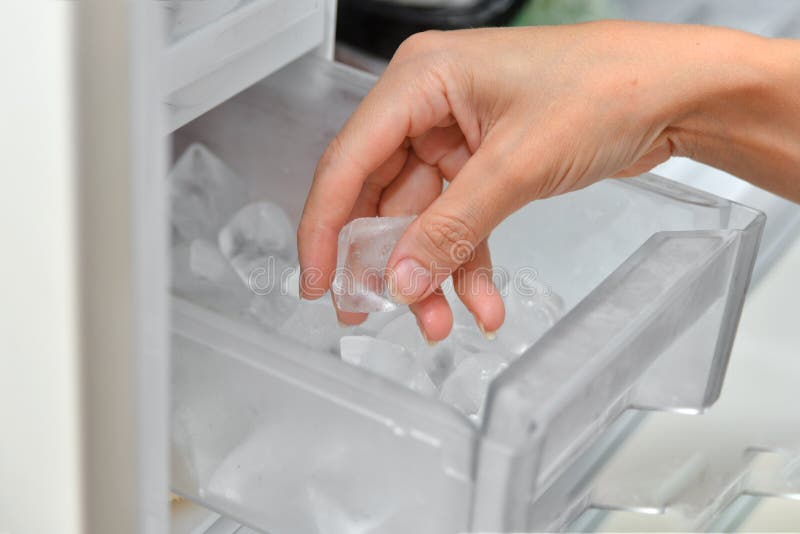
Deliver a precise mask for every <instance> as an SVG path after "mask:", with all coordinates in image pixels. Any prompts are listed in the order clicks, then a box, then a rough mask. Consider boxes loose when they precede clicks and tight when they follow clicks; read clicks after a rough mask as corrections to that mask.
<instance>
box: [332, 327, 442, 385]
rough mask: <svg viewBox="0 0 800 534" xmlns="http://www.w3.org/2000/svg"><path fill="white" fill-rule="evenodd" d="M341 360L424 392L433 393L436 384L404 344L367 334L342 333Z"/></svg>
mask: <svg viewBox="0 0 800 534" xmlns="http://www.w3.org/2000/svg"><path fill="white" fill-rule="evenodd" d="M340 352H341V356H342V360H344V361H346V362H347V363H349V364H351V365H355V366H357V367H362V368H364V369H368V370H370V371H372V372H373V373H375V374H378V375H381V376H383V377H385V378H388V379H390V380H392V381H394V382H397V383H398V384H402V385H404V386H406V387H407V388H410V389H413V390H414V391H417V392H419V393H422V394H424V395H434V394H435V393H436V386H435V385H434V384H433V382H432V381H431V379H430V377H429V376H428V374H427V373H426V372H425V369H424V368H423V367H422V365H421V364H420V363H419V362H418V361H417V359H416V358H415V357H414V355H413V354H411V352H409V351H408V350H407V349H406V348H405V347H403V346H401V345H397V344H395V343H391V342H389V341H385V340H383V339H376V338H374V337H369V336H344V337H343V338H342V339H341V341H340Z"/></svg>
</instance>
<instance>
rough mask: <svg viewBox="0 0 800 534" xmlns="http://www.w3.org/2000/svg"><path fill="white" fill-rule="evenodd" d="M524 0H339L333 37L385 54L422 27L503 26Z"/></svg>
mask: <svg viewBox="0 0 800 534" xmlns="http://www.w3.org/2000/svg"><path fill="white" fill-rule="evenodd" d="M525 3H527V0H476V1H475V2H474V3H473V4H472V5H470V6H463V7H412V6H407V5H398V4H394V3H392V2H391V1H387V0H339V7H338V11H339V13H338V16H337V25H336V37H337V39H339V40H341V41H344V42H345V43H347V44H350V45H352V46H356V47H358V48H361V49H363V50H366V51H368V52H371V53H373V54H375V55H378V56H382V57H384V58H387V59H388V58H390V57H392V54H394V51H395V50H396V49H397V47H398V46H399V45H400V43H402V42H403V40H404V39H405V38H406V37H408V36H409V35H412V34H414V33H417V32H421V31H425V30H434V29H435V30H455V29H460V28H475V27H481V26H503V25H505V24H507V23H508V22H509V21H510V20H511V18H512V17H513V16H514V14H515V13H516V12H517V11H518V10H519V8H520V7H522V5H523V4H525Z"/></svg>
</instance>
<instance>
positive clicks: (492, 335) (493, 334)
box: [476, 319, 497, 341]
mask: <svg viewBox="0 0 800 534" xmlns="http://www.w3.org/2000/svg"><path fill="white" fill-rule="evenodd" d="M476 322H477V323H478V328H479V329H480V331H481V334H483V337H485V338H486V339H488V340H489V341H492V340H493V339H494V338H496V337H497V332H487V331H486V328H485V327H484V326H483V323H482V322H481V321H480V319H476Z"/></svg>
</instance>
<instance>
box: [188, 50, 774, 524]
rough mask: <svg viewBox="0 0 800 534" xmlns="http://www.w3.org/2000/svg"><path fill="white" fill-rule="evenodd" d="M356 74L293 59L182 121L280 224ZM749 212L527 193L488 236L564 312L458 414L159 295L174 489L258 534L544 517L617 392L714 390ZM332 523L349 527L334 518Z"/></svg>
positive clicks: (345, 109)
mask: <svg viewBox="0 0 800 534" xmlns="http://www.w3.org/2000/svg"><path fill="white" fill-rule="evenodd" d="M372 82H373V80H372V78H370V77H369V76H367V75H364V74H362V73H359V72H356V71H353V70H351V69H349V68H346V67H342V66H340V65H336V64H333V63H329V62H326V61H324V60H319V59H315V58H311V57H307V58H304V59H302V60H300V61H297V62H295V63H293V64H291V65H290V66H288V67H286V68H284V69H282V70H281V71H279V72H277V73H275V74H273V75H271V76H269V77H268V78H267V79H265V80H264V81H262V82H259V83H258V84H256V85H255V86H253V87H251V88H250V89H248V90H246V91H244V92H243V93H241V94H239V95H237V96H235V97H234V98H232V99H230V100H228V101H226V102H225V103H223V104H222V105H220V106H218V107H216V108H214V109H212V110H211V111H209V112H208V113H206V114H204V115H202V116H200V117H199V118H197V119H195V120H194V121H192V122H191V123H189V124H187V125H186V126H184V127H183V128H181V129H180V130H178V131H177V132H176V134H175V136H174V137H175V143H174V144H175V153H176V154H180V153H181V152H182V151H183V149H184V148H185V147H187V146H188V145H189V144H191V143H193V142H200V143H203V144H204V145H206V146H207V147H209V148H210V149H211V150H212V151H213V152H214V153H215V154H217V155H218V156H219V157H220V158H222V159H223V160H224V161H225V162H226V163H227V164H228V165H230V166H231V167H232V168H233V170H234V171H235V172H236V173H238V174H239V175H241V176H242V177H244V179H245V180H246V181H247V188H248V195H249V196H250V198H251V200H253V201H256V200H264V199H268V200H270V201H272V202H275V203H278V204H280V205H281V206H282V207H283V208H284V209H285V210H286V211H287V213H288V214H289V217H290V219H291V221H292V223H294V224H296V223H297V222H298V219H299V215H300V211H301V209H302V205H303V201H304V199H305V194H306V192H307V191H308V188H309V185H310V181H311V177H312V175H313V170H314V166H315V164H316V160H317V158H318V157H319V155H320V154H321V152H322V150H323V149H324V147H325V145H326V143H327V141H328V140H329V139H330V138H331V137H332V136H333V135H334V134H335V132H336V131H337V129H338V128H339V127H340V126H341V125H342V124H343V122H344V120H345V119H346V118H347V116H348V115H349V113H350V112H351V111H352V110H353V109H354V107H355V106H356V105H357V104H358V102H359V100H360V99H361V98H362V97H363V96H364V94H365V93H366V92H367V91H368V89H369V87H370V86H371V84H372ZM763 224H764V218H763V216H762V215H761V214H760V213H758V212H756V211H754V210H751V209H749V208H746V207H744V206H741V205H737V204H734V203H731V202H728V201H726V200H723V199H720V198H717V197H714V196H711V195H709V194H706V193H703V192H700V191H697V190H694V189H691V188H688V187H686V186H682V185H679V184H675V183H673V182H670V181H669V180H665V179H663V178H659V177H656V176H652V175H647V176H642V177H639V178H636V179H630V180H624V181H623V180H606V181H603V182H600V183H598V184H596V185H594V186H591V187H589V188H586V189H585V190H582V191H579V192H576V193H572V194H568V195H564V196H561V197H557V198H553V199H549V200H545V201H539V202H534V203H532V204H530V205H528V206H527V207H525V208H524V209H522V210H520V211H519V212H518V213H516V214H515V215H513V216H512V217H511V218H509V219H508V220H507V221H506V222H504V223H503V224H502V225H501V227H500V228H498V229H497V231H496V232H495V233H494V234H493V235H492V237H491V239H490V247H491V249H492V256H493V259H494V261H495V263H496V264H498V265H501V266H503V267H504V268H506V269H508V270H510V271H512V272H513V271H514V270H515V269H523V268H525V269H531V270H532V271H534V272H535V273H536V276H537V279H539V280H541V281H542V282H543V283H545V284H547V285H548V286H549V287H551V288H553V290H555V291H557V292H558V293H559V294H560V295H561V297H562V298H563V300H564V305H565V308H566V310H567V311H566V314H565V315H564V316H563V318H562V319H561V320H560V321H558V322H557V323H556V324H555V326H553V327H552V328H551V329H550V330H549V331H548V332H546V333H545V334H544V336H543V337H542V338H541V339H540V340H539V341H538V342H537V343H535V344H534V345H533V346H532V347H531V348H530V349H529V350H528V351H527V352H526V353H524V354H523V355H522V356H521V357H520V358H519V359H517V360H516V361H515V362H514V363H513V364H511V366H510V367H509V368H507V369H506V370H505V371H503V372H502V373H501V374H500V375H499V376H498V378H496V379H495V381H494V382H493V383H492V385H491V386H490V389H489V393H488V399H487V405H486V408H485V414H484V419H483V421H482V422H481V423H480V424H479V425H478V424H475V423H473V422H472V421H471V420H469V419H468V418H467V417H465V416H463V415H462V414H460V413H458V412H457V411H455V410H454V409H453V408H451V407H450V406H447V405H445V404H444V403H442V402H440V401H438V400H437V399H435V398H430V397H424V396H422V395H419V394H417V393H415V392H413V391H411V390H408V389H405V388H403V387H401V386H398V385H396V384H393V383H390V382H388V381H386V380H385V379H383V378H381V377H378V376H374V375H371V374H370V373H368V372H367V371H365V370H364V369H360V368H355V367H352V366H349V365H347V364H345V363H344V362H342V361H341V360H339V359H338V358H336V357H335V356H332V355H330V354H323V353H320V352H317V351H314V350H312V349H308V348H303V347H302V346H301V345H300V344H298V343H296V342H293V341H291V340H289V339H285V338H282V337H280V336H278V335H276V334H274V333H270V332H269V331H267V330H265V329H264V328H262V327H259V326H258V325H255V324H253V323H249V322H248V321H246V320H244V319H242V318H241V317H239V316H237V315H236V314H234V313H228V314H226V313H220V312H219V311H215V310H212V309H209V307H208V306H204V305H203V303H202V302H203V301H202V299H199V298H198V299H194V298H193V296H192V295H191V294H188V295H187V294H182V295H181V298H177V297H175V298H173V303H174V304H173V317H174V322H173V350H172V373H173V378H172V380H173V392H172V393H173V413H172V454H173V461H172V465H173V473H172V485H173V489H174V491H175V492H177V493H180V494H181V495H184V496H186V497H188V498H190V499H192V500H195V501H198V502H200V503H202V504H203V505H205V506H207V507H209V508H212V509H214V510H216V511H218V512H220V513H223V514H225V515H228V516H231V517H233V518H235V519H237V520H239V521H242V522H243V523H245V524H247V525H249V526H251V527H254V528H256V529H261V530H265V531H269V532H272V533H275V534H279V533H284V532H285V533H289V532H345V531H347V532H350V531H356V532H371V531H372V532H382V533H383V532H397V533H407V532H416V533H426V532H430V533H436V534H441V533H447V532H460V531H468V530H479V531H511V530H542V529H549V528H561V527H562V526H563V525H564V524H566V523H567V522H568V521H569V520H570V519H572V518H571V517H570V510H572V509H577V508H575V503H574V502H573V500H574V495H571V494H570V493H569V492H560V491H557V486H556V485H555V482H557V481H558V480H559V478H560V477H561V476H562V475H563V474H564V473H565V472H567V470H568V469H569V467H570V466H571V465H574V463H575V462H576V461H577V460H578V459H579V458H581V457H583V455H584V454H585V453H586V451H587V450H588V449H589V448H590V447H591V446H592V444H596V443H598V440H602V439H604V436H605V435H606V434H605V431H606V430H607V429H609V428H610V427H611V426H612V425H613V424H614V422H615V421H617V420H618V419H619V417H620V416H621V415H625V414H623V412H625V411H626V410H627V409H628V408H631V407H637V408H647V409H656V410H671V411H677V412H689V413H698V412H701V411H703V410H704V409H705V408H706V407H707V406H709V405H710V404H711V403H713V402H714V401H715V400H716V398H717V396H718V394H719V391H720V387H721V384H722V381H723V377H724V373H725V368H726V365H727V358H728V354H729V352H730V348H731V343H732V341H733V337H734V334H735V330H736V326H737V322H738V318H739V314H740V311H741V306H742V300H743V298H744V294H745V292H746V290H747V286H748V282H749V277H750V273H751V270H752V265H753V260H754V257H755V254H756V250H757V247H758V239H759V236H760V233H761V230H762V228H763ZM348 529H350V530H348Z"/></svg>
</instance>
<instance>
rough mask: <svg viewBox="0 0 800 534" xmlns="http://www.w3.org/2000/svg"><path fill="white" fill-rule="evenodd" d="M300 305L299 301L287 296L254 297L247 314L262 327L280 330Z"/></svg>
mask: <svg viewBox="0 0 800 534" xmlns="http://www.w3.org/2000/svg"><path fill="white" fill-rule="evenodd" d="M300 304H301V301H300V299H297V298H295V297H292V296H288V295H280V294H269V295H256V296H254V297H253V298H252V300H251V301H250V306H249V307H248V308H247V312H248V314H249V315H250V317H252V318H253V319H255V320H256V321H258V322H259V323H261V324H262V325H264V326H266V327H268V328H271V329H273V330H280V329H281V328H282V327H283V325H285V324H286V323H287V322H288V321H289V320H290V319H291V318H292V316H293V315H294V314H295V312H296V311H297V309H298V308H299V307H300Z"/></svg>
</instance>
